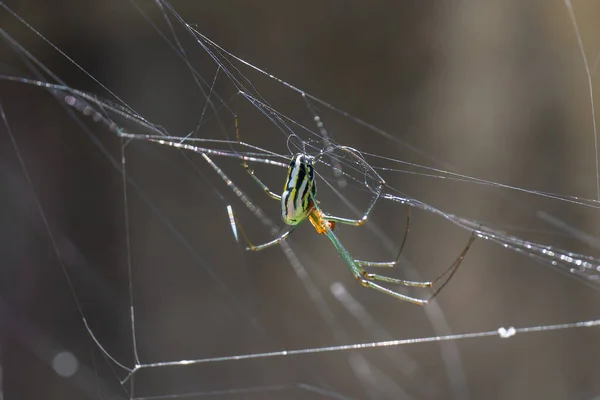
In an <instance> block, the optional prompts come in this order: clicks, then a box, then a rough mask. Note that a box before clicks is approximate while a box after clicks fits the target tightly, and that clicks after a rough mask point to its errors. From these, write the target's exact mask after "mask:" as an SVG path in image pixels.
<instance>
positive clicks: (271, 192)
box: [235, 117, 281, 201]
mask: <svg viewBox="0 0 600 400" xmlns="http://www.w3.org/2000/svg"><path fill="white" fill-rule="evenodd" d="M235 136H236V137H237V139H238V142H240V143H241V140H240V130H239V125H238V119H237V117H235ZM240 151H241V145H240ZM242 161H243V162H244V164H243V165H244V169H245V170H246V172H247V173H248V174H250V176H251V177H252V179H254V181H255V182H256V183H258V184H259V186H260V187H261V188H262V189H263V190H264V191H265V193H266V194H267V196H269V197H270V198H272V199H275V200H277V201H281V196H280V195H278V194H277V193H275V192H273V191H271V189H269V187H268V186H267V185H265V184H264V183H263V182H262V181H261V180H260V179H258V177H257V176H256V175H255V174H254V170H252V169H250V166H249V165H248V160H246V156H245V155H243V153H242Z"/></svg>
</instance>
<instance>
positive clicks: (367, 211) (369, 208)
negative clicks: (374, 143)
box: [324, 146, 385, 226]
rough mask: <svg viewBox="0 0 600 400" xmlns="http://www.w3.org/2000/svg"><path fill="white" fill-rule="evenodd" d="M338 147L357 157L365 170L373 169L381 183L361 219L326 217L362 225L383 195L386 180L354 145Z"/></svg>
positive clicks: (335, 220)
mask: <svg viewBox="0 0 600 400" xmlns="http://www.w3.org/2000/svg"><path fill="white" fill-rule="evenodd" d="M338 148H339V149H341V150H344V151H345V152H347V153H348V154H350V155H351V156H353V157H354V158H356V159H357V160H358V162H359V163H360V164H362V165H363V167H365V170H369V171H371V173H372V175H373V176H375V177H377V179H378V180H379V183H378V185H377V188H376V190H375V196H374V197H373V199H371V203H369V206H368V207H367V210H366V211H365V213H364V214H363V216H362V217H361V218H359V219H353V218H343V217H336V216H333V215H326V216H325V217H324V218H325V219H326V220H328V221H331V222H335V223H340V224H345V225H352V226H361V225H363V224H364V223H365V222H367V219H368V218H369V214H371V211H372V210H373V207H375V204H376V203H377V201H378V200H379V198H380V197H381V192H382V190H383V187H384V186H385V181H384V180H383V178H382V177H381V176H379V174H378V173H377V172H376V171H375V170H374V169H373V167H371V166H370V165H369V164H368V163H367V162H366V161H365V160H364V158H362V156H361V155H360V152H359V151H358V150H356V149H353V148H352V147H348V146H339V147H338Z"/></svg>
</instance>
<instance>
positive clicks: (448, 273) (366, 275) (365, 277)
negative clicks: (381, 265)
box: [357, 232, 477, 305]
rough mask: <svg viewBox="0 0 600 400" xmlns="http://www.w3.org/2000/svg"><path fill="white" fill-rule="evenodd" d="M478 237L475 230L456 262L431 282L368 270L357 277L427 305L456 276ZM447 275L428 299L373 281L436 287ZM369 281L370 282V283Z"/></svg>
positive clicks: (395, 294) (370, 285) (405, 298)
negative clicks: (406, 279)
mask: <svg viewBox="0 0 600 400" xmlns="http://www.w3.org/2000/svg"><path fill="white" fill-rule="evenodd" d="M476 237H477V236H476V233H475V232H473V234H472V235H471V237H470V238H469V241H468V242H467V245H466V246H465V248H464V249H463V250H462V252H461V253H460V254H459V256H458V258H457V259H456V260H454V262H453V263H452V264H451V265H450V267H449V268H448V269H446V270H445V271H444V272H443V273H442V274H441V275H440V276H438V277H437V278H435V280H433V281H431V282H414V281H405V280H402V279H395V278H390V277H387V276H383V275H378V274H370V273H367V272H366V271H365V272H363V273H362V277H357V279H359V281H360V282H361V284H362V285H364V286H368V287H371V288H373V289H376V290H379V291H382V292H384V293H387V294H389V295H391V296H394V297H397V298H399V299H401V300H406V301H410V302H411V303H414V304H421V305H425V304H427V303H428V302H429V301H431V300H432V299H433V298H434V297H435V296H437V295H438V293H440V292H441V291H442V289H443V288H444V287H445V286H446V285H447V284H448V282H450V279H452V277H453V276H454V274H455V273H456V271H457V270H458V267H459V266H460V264H461V263H462V262H463V260H464V259H465V256H466V254H467V252H468V251H469V249H470V248H471V245H472V244H473V242H474V241H475V238H476ZM445 276H447V278H446V279H445V280H444V282H443V283H442V284H441V285H440V286H439V287H437V288H436V289H435V290H434V292H433V293H432V294H431V296H429V298H428V299H426V300H419V299H415V298H413V297H409V296H406V295H403V294H400V293H397V292H395V291H393V290H390V289H387V288H385V287H383V286H379V285H377V284H375V283H373V282H371V281H372V280H375V281H382V282H387V283H392V284H400V285H404V286H412V287H434V286H435V284H436V283H437V282H439V281H440V280H441V279H442V278H444V277H445ZM368 282H370V284H369V283H368Z"/></svg>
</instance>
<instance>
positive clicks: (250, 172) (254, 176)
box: [244, 158, 281, 201]
mask: <svg viewBox="0 0 600 400" xmlns="http://www.w3.org/2000/svg"><path fill="white" fill-rule="evenodd" d="M244 168H245V169H246V172H248V174H250V176H251V177H252V179H254V181H255V182H256V183H258V185H259V186H260V187H261V188H262V189H263V190H264V191H265V193H266V194H267V196H269V197H270V198H272V199H275V200H277V201H281V196H280V195H278V194H277V193H274V192H273V191H271V189H269V187H268V186H267V185H265V184H264V183H263V182H262V181H261V180H260V179H258V177H257V176H256V175H255V174H254V170H251V169H250V166H249V165H248V163H247V162H246V159H245V158H244Z"/></svg>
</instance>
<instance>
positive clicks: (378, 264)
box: [354, 205, 424, 287]
mask: <svg viewBox="0 0 600 400" xmlns="http://www.w3.org/2000/svg"><path fill="white" fill-rule="evenodd" d="M406 207H407V209H406V224H405V227H404V238H403V239H402V244H401V245H400V250H398V255H397V256H396V258H395V259H394V261H383V262H377V261H361V260H354V262H356V263H357V264H358V265H360V266H363V267H388V268H389V267H395V266H396V265H398V261H399V260H400V256H401V255H402V250H404V245H405V244H406V238H408V231H409V229H410V206H409V205H407V206H406ZM407 282H408V281H407ZM405 286H418V285H408V284H407V285H405ZM423 287H424V286H423Z"/></svg>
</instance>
